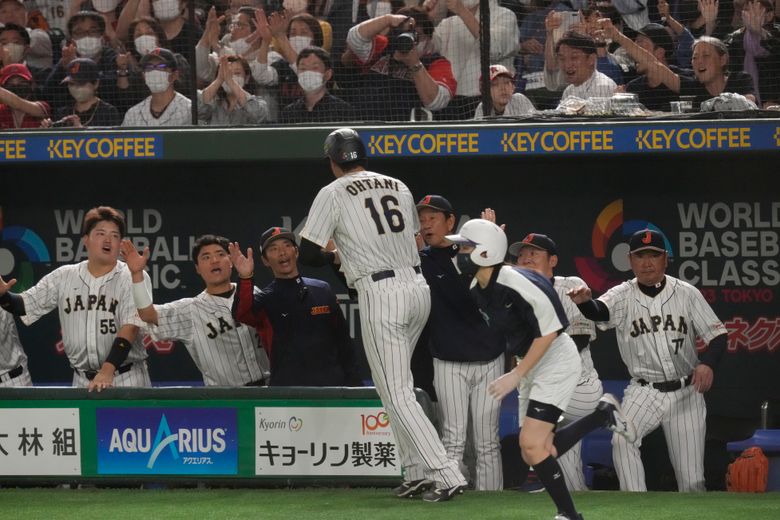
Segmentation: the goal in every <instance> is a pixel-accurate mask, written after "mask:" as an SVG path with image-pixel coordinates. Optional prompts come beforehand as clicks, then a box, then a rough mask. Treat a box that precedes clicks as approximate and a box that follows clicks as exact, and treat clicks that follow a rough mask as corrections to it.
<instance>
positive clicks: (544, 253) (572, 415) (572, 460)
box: [509, 233, 604, 491]
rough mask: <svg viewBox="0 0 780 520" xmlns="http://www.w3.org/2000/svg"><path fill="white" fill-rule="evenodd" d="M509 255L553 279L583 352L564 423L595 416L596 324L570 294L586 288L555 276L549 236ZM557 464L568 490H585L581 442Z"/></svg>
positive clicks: (530, 239)
mask: <svg viewBox="0 0 780 520" xmlns="http://www.w3.org/2000/svg"><path fill="white" fill-rule="evenodd" d="M509 254H510V255H513V256H515V257H517V262H516V265H518V266H520V267H524V268H526V269H533V270H534V271H536V272H537V273H539V274H541V275H544V277H545V278H547V279H548V280H550V282H551V283H552V285H553V289H555V292H556V293H557V294H558V298H560V300H561V305H562V306H563V311H564V312H565V313H566V317H567V318H568V320H569V326H568V327H567V328H566V333H567V334H568V335H569V336H570V337H571V339H572V340H574V343H575V344H576V345H577V350H579V351H580V360H581V361H582V371H581V372H580V380H579V382H578V383H577V387H576V388H575V389H574V394H573V395H572V396H571V400H570V401H569V406H567V407H566V410H565V411H564V412H563V419H564V421H565V423H564V424H568V423H571V422H573V421H575V420H577V419H580V418H582V417H585V416H586V415H588V414H590V413H592V412H593V411H594V410H595V409H596V406H598V404H599V399H600V398H601V396H602V395H603V394H604V388H603V387H602V385H601V380H600V379H599V374H598V373H597V372H596V368H595V367H594V366H593V359H592V358H591V356H590V342H591V341H593V340H594V339H596V325H595V324H594V323H593V322H592V321H590V320H588V319H586V318H584V317H583V316H582V314H581V313H580V311H579V309H577V306H576V305H574V302H572V301H571V298H569V297H568V296H567V295H568V293H569V291H571V290H572V289H574V288H575V287H581V286H583V285H585V282H583V281H582V280H581V279H580V278H578V277H576V276H554V275H553V269H554V268H555V266H557V265H558V247H557V245H556V244H555V242H554V241H553V240H552V239H551V238H549V237H548V236H547V235H542V234H539V233H530V234H528V235H527V236H526V237H525V238H524V239H523V240H522V241H520V242H515V243H514V244H512V245H511V246H509ZM558 464H560V466H561V469H562V470H563V476H564V477H565V478H566V486H567V487H568V488H569V491H585V490H587V489H588V487H587V486H586V485H585V476H584V475H583V473H582V443H581V442H578V443H577V444H575V445H574V446H572V447H571V449H570V450H569V451H567V452H566V453H565V454H563V455H562V456H560V457H558Z"/></svg>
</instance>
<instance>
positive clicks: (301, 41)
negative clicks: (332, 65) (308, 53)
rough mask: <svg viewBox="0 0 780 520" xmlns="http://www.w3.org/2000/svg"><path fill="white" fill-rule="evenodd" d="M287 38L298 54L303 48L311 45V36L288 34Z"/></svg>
mask: <svg viewBox="0 0 780 520" xmlns="http://www.w3.org/2000/svg"><path fill="white" fill-rule="evenodd" d="M289 40H290V47H292V48H293V50H294V51H295V54H300V53H301V51H302V50H303V49H305V48H306V47H308V46H310V45H311V38H309V37H308V36H290V38H289Z"/></svg>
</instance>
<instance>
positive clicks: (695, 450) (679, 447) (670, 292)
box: [570, 229, 728, 491]
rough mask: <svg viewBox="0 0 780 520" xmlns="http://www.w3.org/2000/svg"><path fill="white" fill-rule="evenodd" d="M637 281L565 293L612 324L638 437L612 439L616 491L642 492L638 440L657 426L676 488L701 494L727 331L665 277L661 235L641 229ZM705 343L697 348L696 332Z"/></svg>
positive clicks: (691, 293) (636, 242)
mask: <svg viewBox="0 0 780 520" xmlns="http://www.w3.org/2000/svg"><path fill="white" fill-rule="evenodd" d="M629 251H630V252H629V255H628V256H629V262H630V264H631V270H632V271H633V272H634V275H635V278H633V279H632V280H629V281H627V282H623V283H622V284H620V285H618V286H616V287H613V288H612V289H610V290H609V291H607V292H606V293H604V294H603V295H602V296H601V297H599V298H598V299H595V300H594V299H591V292H590V289H588V288H587V287H580V288H577V289H575V290H573V291H572V292H571V293H570V296H571V298H572V300H573V301H574V302H575V303H577V304H578V307H579V309H580V311H582V314H583V315H584V316H585V317H586V318H589V319H591V320H594V321H596V322H598V323H597V325H598V327H599V328H602V329H609V328H615V329H616V335H617V342H618V348H619V349H620V357H621V358H622V359H623V362H624V363H625V364H626V367H627V368H628V372H629V374H630V375H631V382H630V383H629V385H628V387H627V388H626V391H625V394H624V395H623V408H624V410H625V413H626V416H627V417H628V418H629V420H631V421H632V422H633V423H634V424H635V425H636V428H637V435H638V438H639V439H640V440H639V442H636V443H632V442H627V441H626V440H625V439H622V438H620V437H617V436H613V439H612V446H613V450H612V458H613V460H614V462H615V469H616V470H617V474H618V479H619V480H620V489H622V490H625V491H647V486H646V484H645V472H644V468H643V466H642V459H641V455H640V452H639V446H640V445H641V439H642V438H643V437H644V436H645V435H647V434H648V433H650V432H652V431H653V430H655V429H656V428H657V427H658V426H659V425H660V426H661V427H663V430H664V436H665V437H666V443H667V445H668V447H669V458H670V459H671V462H672V467H673V468H674V473H675V476H676V477H677V486H678V488H679V490H680V491H704V434H705V423H706V414H707V410H706V406H705V403H704V396H703V395H702V394H703V393H704V392H706V391H707V390H709V389H710V387H711V386H712V380H713V369H714V368H715V367H716V366H717V365H718V363H719V362H720V358H721V357H722V355H723V352H724V351H725V350H726V346H727V340H728V333H727V331H726V328H725V327H724V326H723V323H721V322H720V320H719V319H718V317H717V316H715V313H714V312H713V311H712V309H711V308H710V306H709V305H708V304H707V302H706V301H705V300H704V297H703V296H702V295H701V293H700V292H699V290H698V289H696V288H695V287H693V286H692V285H690V284H687V283H685V282H683V281H682V280H678V279H677V278H673V277H671V276H668V275H667V274H666V267H667V265H668V258H669V257H668V254H667V250H666V242H665V240H664V236H663V235H662V234H661V233H659V232H658V231H654V230H649V229H648V230H644V231H638V232H637V233H635V234H634V235H633V236H632V237H631V239H630V240H629ZM697 336H699V337H701V338H702V339H703V340H704V341H705V342H706V343H708V346H709V348H708V349H707V350H706V351H704V352H703V353H701V354H698V355H697V352H696V337H697Z"/></svg>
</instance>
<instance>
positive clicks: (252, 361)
mask: <svg viewBox="0 0 780 520" xmlns="http://www.w3.org/2000/svg"><path fill="white" fill-rule="evenodd" d="M228 244H229V242H228V239H227V238H225V237H218V236H214V235H203V236H201V237H199V238H198V239H197V240H195V244H194V245H193V247H192V260H193V262H195V271H196V272H197V273H198V274H199V275H200V277H201V278H202V279H203V282H204V283H205V284H206V289H205V290H204V291H203V292H201V293H200V294H198V295H197V296H195V297H194V298H182V299H181V300H176V301H174V302H170V303H166V304H163V305H153V304H152V298H151V296H150V295H149V293H148V292H147V291H146V287H145V285H144V284H143V272H144V270H145V269H146V264H147V262H148V261H149V248H148V247H147V248H145V249H144V254H143V256H141V255H139V254H138V251H136V250H135V247H133V244H132V242H130V241H129V240H123V241H122V245H121V249H122V255H123V256H124V257H125V260H126V261H127V266H128V268H129V269H130V272H131V273H132V274H133V300H134V302H135V305H136V307H137V308H138V315H139V316H140V317H141V319H142V320H144V322H146V323H147V325H149V327H148V328H149V331H150V333H151V334H152V336H153V337H154V338H155V339H159V340H173V341H181V342H182V343H183V344H184V346H185V347H186V348H187V350H188V351H189V353H190V355H191V356H192V360H193V361H194V362H195V365H196V366H197V367H198V370H200V372H201V373H202V374H203V382H204V383H205V384H206V386H260V385H263V384H264V380H265V379H266V378H267V375H268V370H269V368H268V365H269V364H268V356H266V354H265V351H264V350H262V348H261V347H260V346H259V341H258V337H257V334H256V333H255V331H254V330H252V329H250V328H249V327H243V326H241V324H240V323H236V322H235V321H234V320H233V316H232V312H231V308H232V306H233V294H234V293H235V290H236V285H235V284H233V283H231V282H230V275H231V274H232V272H233V265H232V264H231V263H230V258H229V257H228Z"/></svg>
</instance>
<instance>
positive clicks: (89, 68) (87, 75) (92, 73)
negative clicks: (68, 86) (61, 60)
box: [62, 58, 100, 83]
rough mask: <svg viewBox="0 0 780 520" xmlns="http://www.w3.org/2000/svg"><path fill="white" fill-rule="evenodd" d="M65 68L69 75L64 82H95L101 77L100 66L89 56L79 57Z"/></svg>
mask: <svg viewBox="0 0 780 520" xmlns="http://www.w3.org/2000/svg"><path fill="white" fill-rule="evenodd" d="M65 70H66V72H67V73H68V75H67V76H65V79H63V80H62V83H94V82H95V81H97V80H99V79H100V68H99V67H98V65H97V63H95V62H94V61H92V60H91V59H89V58H77V59H75V60H73V61H71V62H70V63H68V66H67V67H66V68H65Z"/></svg>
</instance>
